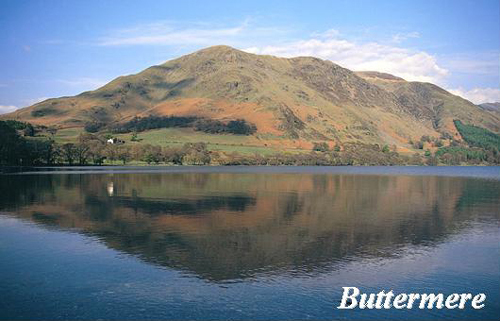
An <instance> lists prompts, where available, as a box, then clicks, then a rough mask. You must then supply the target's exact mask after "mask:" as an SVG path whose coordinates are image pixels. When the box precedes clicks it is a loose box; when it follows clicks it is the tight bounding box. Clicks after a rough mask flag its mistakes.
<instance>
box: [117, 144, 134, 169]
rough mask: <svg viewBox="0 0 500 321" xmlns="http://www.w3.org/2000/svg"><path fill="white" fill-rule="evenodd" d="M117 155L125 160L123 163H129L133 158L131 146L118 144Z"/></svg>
mask: <svg viewBox="0 0 500 321" xmlns="http://www.w3.org/2000/svg"><path fill="white" fill-rule="evenodd" d="M116 156H117V158H118V159H119V160H121V161H122V162H123V165H125V164H127V162H128V161H130V158H131V156H130V151H129V148H127V147H126V146H123V145H121V146H118V148H117V152H116Z"/></svg>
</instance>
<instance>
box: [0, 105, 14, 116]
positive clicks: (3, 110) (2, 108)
mask: <svg viewBox="0 0 500 321" xmlns="http://www.w3.org/2000/svg"><path fill="white" fill-rule="evenodd" d="M15 110H17V107H16V106H5V105H0V114H6V113H11V112H13V111H15Z"/></svg>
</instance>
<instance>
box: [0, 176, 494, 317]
mask: <svg viewBox="0 0 500 321" xmlns="http://www.w3.org/2000/svg"><path fill="white" fill-rule="evenodd" d="M0 189H1V190H0V191H1V193H0V288H1V291H0V317H1V318H4V319H12V318H18V319H27V318H45V319H57V318H60V319H68V318H78V319H89V318H92V319H94V318H104V319H110V318H121V319H123V318H142V319H144V318H177V319H178V318H202V319H207V318H210V319H213V318H232V319H284V318H295V319H297V318H300V319H307V318H311V319H362V318H379V319H380V318H393V319H394V318H396V319H412V318H414V319H423V318H425V319H446V318H450V319H456V318H461V319H498V316H499V315H500V168H499V167H137V168H136V167H72V168H38V169H34V170H33V171H30V172H18V173H10V174H3V175H0ZM343 286H356V287H359V288H360V290H362V291H364V292H379V291H381V290H391V289H392V290H394V291H395V292H407V293H408V292H415V293H424V292H425V293H429V292H434V293H438V292H443V293H445V294H451V293H454V292H457V293H463V292H471V293H474V294H477V293H480V292H482V293H485V294H486V295H487V299H486V306H485V308H483V309H481V310H473V309H472V308H470V306H469V307H468V308H467V309H465V310H446V309H443V310H436V309H434V310H419V309H413V310H403V311H400V310H394V309H391V310H338V309H336V307H337V306H338V305H339V302H340V298H341V295H342V287H343Z"/></svg>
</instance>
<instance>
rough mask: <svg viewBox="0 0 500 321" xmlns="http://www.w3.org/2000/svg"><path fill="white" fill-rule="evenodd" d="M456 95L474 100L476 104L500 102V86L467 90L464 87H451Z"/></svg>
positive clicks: (451, 90)
mask: <svg viewBox="0 0 500 321" xmlns="http://www.w3.org/2000/svg"><path fill="white" fill-rule="evenodd" d="M448 91H449V92H451V93H452V94H454V95H457V96H460V97H463V98H465V99H467V100H470V101H472V102H473V103H474V104H483V103H494V102H500V89H498V88H473V89H471V90H465V89H463V88H457V89H449V90H448Z"/></svg>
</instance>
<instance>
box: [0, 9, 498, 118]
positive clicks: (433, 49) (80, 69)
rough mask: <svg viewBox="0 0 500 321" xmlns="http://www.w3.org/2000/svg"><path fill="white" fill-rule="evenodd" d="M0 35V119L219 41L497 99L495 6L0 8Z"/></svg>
mask: <svg viewBox="0 0 500 321" xmlns="http://www.w3.org/2000/svg"><path fill="white" fill-rule="evenodd" d="M0 30H1V33H0V113H6V112H10V111H14V110H15V109H17V108H21V107H26V106H29V105H31V104H33V103H36V102H39V101H42V100H44V99H47V98H52V97H60V96H68V95H75V94H78V93H80V92H83V91H87V90H93V89H96V88H98V87H100V86H102V85H104V84H106V83H107V82H109V81H111V80H112V79H114V78H116V77H118V76H121V75H126V74H133V73H137V72H140V71H141V70H143V69H145V68H147V67H149V66H151V65H157V64H161V63H163V62H165V61H167V60H169V59H173V58H176V57H178V56H181V55H183V54H187V53H191V52H193V51H196V50H198V49H202V48H205V47H208V46H212V45H222V44H224V45H229V46H232V47H235V48H238V49H241V50H244V51H247V52H251V53H258V54H271V55H276V56H282V57H294V56H315V57H319V58H322V59H328V60H331V61H333V62H335V63H337V64H339V65H341V66H343V67H346V68H349V69H351V70H356V71H358V70H375V71H381V72H388V73H391V74H394V75H397V76H400V77H403V78H405V79H406V80H409V81H426V82H432V83H435V84H437V85H439V86H442V87H443V88H445V89H447V90H449V91H451V92H452V93H454V94H457V95H461V96H463V97H465V98H467V99H469V100H471V101H472V102H474V103H477V104H479V103H484V102H494V101H500V1H499V0H472V1H470V0H393V1H392V0H385V1H383V0H345V1H344V0H327V1H314V0H309V1H292V0H288V1H273V0H252V1H234V0H232V1H216V0H211V1H201V0H200V1H190V0H183V1H165V0H162V1H160V0H157V1H147V0H141V1H135V0H134V1H132V0H114V1H109V0H101V1H92V0H85V1H81V0H60V1H54V0H41V1H17V0H1V1H0Z"/></svg>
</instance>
